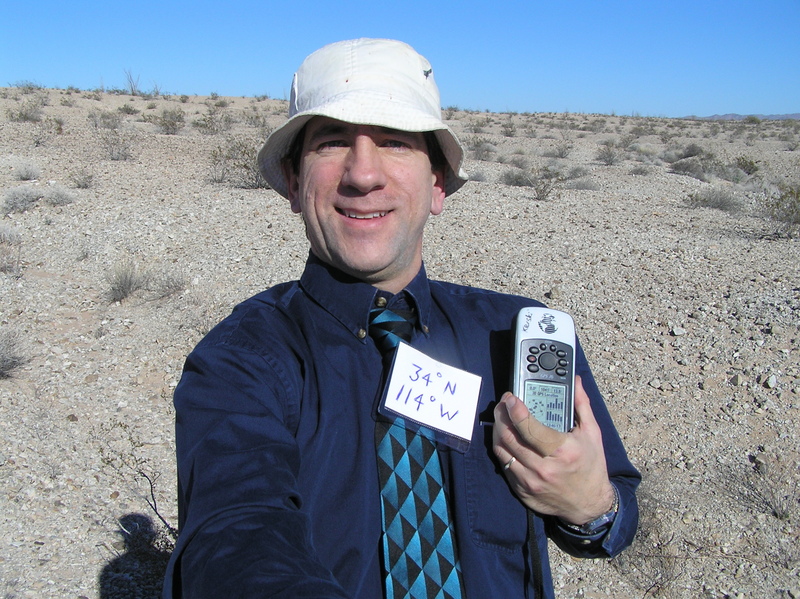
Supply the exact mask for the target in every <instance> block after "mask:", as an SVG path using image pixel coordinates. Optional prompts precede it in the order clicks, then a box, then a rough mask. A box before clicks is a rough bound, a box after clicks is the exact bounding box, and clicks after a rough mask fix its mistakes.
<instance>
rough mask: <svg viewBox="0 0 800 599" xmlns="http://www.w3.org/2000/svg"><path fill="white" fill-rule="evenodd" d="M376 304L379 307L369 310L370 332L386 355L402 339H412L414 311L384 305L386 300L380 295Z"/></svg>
mask: <svg viewBox="0 0 800 599" xmlns="http://www.w3.org/2000/svg"><path fill="white" fill-rule="evenodd" d="M380 300H383V301H382V302H381V301H380ZM376 304H378V306H379V307H377V308H373V309H372V310H370V311H369V334H370V336H371V337H372V338H373V339H374V340H375V345H377V346H378V349H379V350H380V351H381V353H382V354H384V355H386V354H388V353H389V352H390V351H391V350H393V349H394V348H396V347H397V346H398V345H399V344H400V341H401V340H402V341H411V335H412V333H413V332H414V323H413V320H414V312H413V311H412V310H401V309H394V310H390V309H388V308H385V307H382V306H381V304H383V306H385V305H386V300H385V299H384V298H380V297H379V298H378V301H376Z"/></svg>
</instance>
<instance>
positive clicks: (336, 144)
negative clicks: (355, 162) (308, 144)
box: [317, 139, 347, 150]
mask: <svg viewBox="0 0 800 599" xmlns="http://www.w3.org/2000/svg"><path fill="white" fill-rule="evenodd" d="M346 145H347V144H345V143H344V142H343V141H342V140H341V139H331V140H327V141H323V142H320V143H319V145H318V146H317V149H318V150H325V149H327V148H344V147H345V146H346Z"/></svg>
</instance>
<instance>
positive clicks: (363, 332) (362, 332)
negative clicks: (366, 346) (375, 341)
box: [357, 329, 367, 339]
mask: <svg viewBox="0 0 800 599" xmlns="http://www.w3.org/2000/svg"><path fill="white" fill-rule="evenodd" d="M357 334H358V338H359V339H363V338H364V337H366V336H367V332H366V331H365V330H364V329H358V333H357Z"/></svg>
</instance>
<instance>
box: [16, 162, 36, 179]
mask: <svg viewBox="0 0 800 599" xmlns="http://www.w3.org/2000/svg"><path fill="white" fill-rule="evenodd" d="M41 175H42V171H41V170H40V169H39V167H38V166H36V165H35V164H34V163H32V162H29V161H27V160H21V161H20V162H19V163H18V164H17V165H16V166H15V167H14V177H15V178H16V179H17V180H18V181H33V180H35V179H38V178H39V177H41Z"/></svg>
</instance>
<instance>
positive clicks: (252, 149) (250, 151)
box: [210, 137, 269, 189]
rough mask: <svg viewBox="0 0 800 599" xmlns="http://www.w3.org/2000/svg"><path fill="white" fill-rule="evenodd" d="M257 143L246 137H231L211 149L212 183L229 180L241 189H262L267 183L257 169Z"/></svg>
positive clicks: (266, 186)
mask: <svg viewBox="0 0 800 599" xmlns="http://www.w3.org/2000/svg"><path fill="white" fill-rule="evenodd" d="M258 148H259V144H258V142H257V141H255V140H253V139H250V138H248V137H231V138H230V139H228V140H227V141H226V143H225V144H224V145H222V146H219V147H217V148H214V149H213V150H212V151H211V175H210V179H211V181H212V182H214V183H225V182H229V183H231V184H232V185H234V186H235V187H241V188H243V189H262V188H268V187H269V185H268V184H267V181H266V180H265V179H264V177H263V175H262V174H261V171H260V170H259V169H258V164H257V162H256V157H257V155H258Z"/></svg>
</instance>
